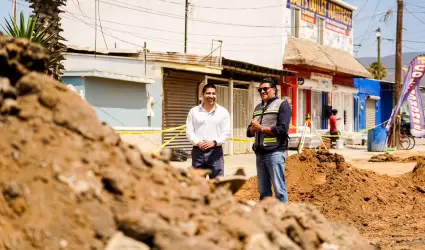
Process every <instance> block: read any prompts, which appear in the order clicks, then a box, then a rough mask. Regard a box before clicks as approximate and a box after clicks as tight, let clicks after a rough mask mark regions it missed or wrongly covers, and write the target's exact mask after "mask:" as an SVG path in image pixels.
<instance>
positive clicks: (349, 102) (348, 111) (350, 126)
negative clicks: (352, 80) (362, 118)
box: [342, 94, 354, 132]
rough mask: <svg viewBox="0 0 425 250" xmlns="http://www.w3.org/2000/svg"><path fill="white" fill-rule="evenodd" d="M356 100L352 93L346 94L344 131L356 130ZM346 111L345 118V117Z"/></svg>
mask: <svg viewBox="0 0 425 250" xmlns="http://www.w3.org/2000/svg"><path fill="white" fill-rule="evenodd" d="M353 106H354V102H353V95H352V94H344V113H345V120H344V121H343V122H344V131H346V132H353V130H354V110H353ZM344 113H343V114H342V115H343V117H342V118H343V119H344Z"/></svg>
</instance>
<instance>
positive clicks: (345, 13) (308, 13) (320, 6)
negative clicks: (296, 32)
mask: <svg viewBox="0 0 425 250" xmlns="http://www.w3.org/2000/svg"><path fill="white" fill-rule="evenodd" d="M291 6H293V7H298V8H300V9H301V10H302V14H301V18H302V20H304V21H306V22H309V23H312V22H314V24H316V19H317V17H318V16H319V17H323V18H325V19H326V28H327V29H330V30H333V31H335V32H338V33H341V34H347V32H348V31H349V30H351V28H352V27H353V11H352V10H350V9H348V8H346V7H343V6H342V5H339V4H337V3H334V2H332V1H329V0H287V4H286V7H287V8H291ZM303 16H304V17H303ZM342 30H344V32H342Z"/></svg>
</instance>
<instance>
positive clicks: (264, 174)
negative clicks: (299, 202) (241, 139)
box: [247, 78, 291, 202]
mask: <svg viewBox="0 0 425 250" xmlns="http://www.w3.org/2000/svg"><path fill="white" fill-rule="evenodd" d="M258 92H259V93H260V95H261V99H262V101H261V103H260V104H258V105H257V106H256V107H255V110H254V115H253V119H252V121H251V124H250V125H249V126H248V131H247V136H248V137H255V142H254V145H253V150H254V151H255V154H256V163H257V176H258V191H259V192H260V199H264V198H265V197H268V196H272V185H273V188H274V192H275V194H276V198H277V199H278V200H280V201H282V202H288V192H287V191H286V181H285V163H286V157H287V155H288V152H287V149H288V139H289V137H288V129H289V122H290V120H291V107H290V106H289V104H288V102H287V101H284V100H281V99H279V98H278V96H277V87H276V83H275V81H274V80H273V79H271V78H266V79H263V81H262V82H261V85H260V87H259V88H258Z"/></svg>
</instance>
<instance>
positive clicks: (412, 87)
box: [386, 55, 425, 136]
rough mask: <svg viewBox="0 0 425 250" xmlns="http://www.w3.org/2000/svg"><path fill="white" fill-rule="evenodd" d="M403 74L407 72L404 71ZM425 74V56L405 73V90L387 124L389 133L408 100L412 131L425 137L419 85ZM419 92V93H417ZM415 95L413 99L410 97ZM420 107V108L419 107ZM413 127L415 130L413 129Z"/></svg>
mask: <svg viewBox="0 0 425 250" xmlns="http://www.w3.org/2000/svg"><path fill="white" fill-rule="evenodd" d="M403 72H406V71H405V70H404V69H403ZM424 73H425V55H420V56H417V57H415V58H414V59H413V60H412V62H411V63H410V66H409V70H408V71H407V73H405V77H404V83H403V89H402V91H401V93H400V98H399V100H398V103H397V106H396V107H395V109H394V110H393V113H392V114H391V118H390V122H389V123H388V124H387V126H386V129H387V132H388V131H389V130H390V129H391V126H392V125H393V124H394V120H395V117H396V114H398V113H399V111H400V108H401V106H402V105H403V103H404V102H405V101H406V100H407V101H408V104H409V112H410V120H411V129H410V131H411V132H413V133H412V135H413V136H423V135H425V128H424V116H423V113H424V112H423V108H422V100H421V99H420V93H419V83H420V81H421V79H422V77H423V75H424ZM416 90H417V91H416ZM412 93H413V95H412V98H410V95H411V94H412ZM419 105H420V106H419ZM412 127H413V129H412Z"/></svg>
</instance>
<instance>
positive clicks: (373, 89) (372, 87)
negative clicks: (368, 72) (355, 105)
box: [353, 78, 382, 130]
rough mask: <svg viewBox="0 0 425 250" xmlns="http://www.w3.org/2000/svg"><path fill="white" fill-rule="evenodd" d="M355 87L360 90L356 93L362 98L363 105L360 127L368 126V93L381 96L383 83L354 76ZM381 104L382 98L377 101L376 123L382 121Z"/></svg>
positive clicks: (361, 104) (360, 103)
mask: <svg viewBox="0 0 425 250" xmlns="http://www.w3.org/2000/svg"><path fill="white" fill-rule="evenodd" d="M353 80H354V87H355V88H357V89H358V90H359V93H358V94H356V95H357V96H358V97H359V98H360V102H359V105H360V106H361V107H363V109H361V110H360V117H359V120H360V124H359V129H360V130H362V129H365V128H366V99H367V96H368V95H374V96H381V83H380V82H379V81H376V80H371V79H364V78H354V79H353ZM381 105H382V100H378V101H377V102H376V124H380V123H381Z"/></svg>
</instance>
